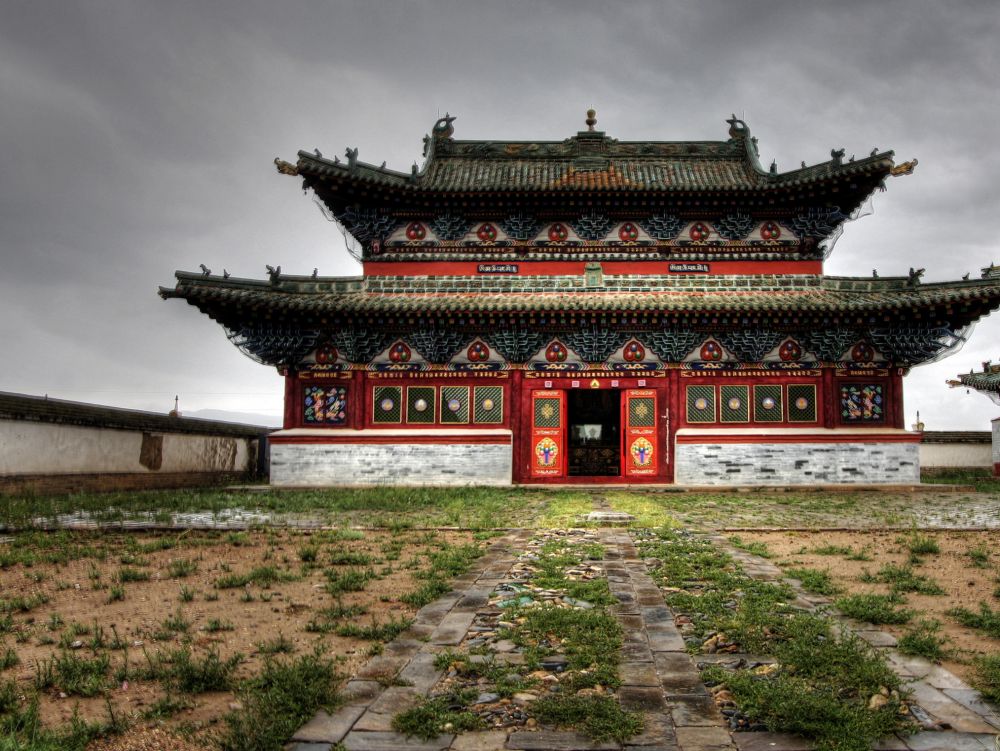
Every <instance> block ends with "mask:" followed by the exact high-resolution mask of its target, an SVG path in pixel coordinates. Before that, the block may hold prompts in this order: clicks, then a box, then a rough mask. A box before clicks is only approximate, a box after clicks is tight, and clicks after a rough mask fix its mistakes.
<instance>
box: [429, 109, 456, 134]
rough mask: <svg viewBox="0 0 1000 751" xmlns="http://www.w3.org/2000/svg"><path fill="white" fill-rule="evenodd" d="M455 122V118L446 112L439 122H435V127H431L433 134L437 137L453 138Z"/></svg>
mask: <svg viewBox="0 0 1000 751" xmlns="http://www.w3.org/2000/svg"><path fill="white" fill-rule="evenodd" d="M453 122H455V118H454V117H452V116H451V115H450V114H449V113H447V112H445V113H444V117H439V118H438V120H437V122H436V123H434V127H433V128H432V129H431V134H432V135H433V136H434V138H435V139H445V138H451V137H452V136H453V135H455V126H453V125H452V123H453Z"/></svg>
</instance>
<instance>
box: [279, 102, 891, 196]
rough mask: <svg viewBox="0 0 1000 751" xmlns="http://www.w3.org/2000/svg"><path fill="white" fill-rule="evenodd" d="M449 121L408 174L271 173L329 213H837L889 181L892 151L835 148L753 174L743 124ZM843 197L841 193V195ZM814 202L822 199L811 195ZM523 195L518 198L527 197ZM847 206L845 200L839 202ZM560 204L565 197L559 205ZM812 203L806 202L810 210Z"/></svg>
mask: <svg viewBox="0 0 1000 751" xmlns="http://www.w3.org/2000/svg"><path fill="white" fill-rule="evenodd" d="M454 119H455V118H453V117H445V118H441V119H440V120H439V121H438V122H437V124H436V125H435V126H434V129H433V132H432V133H433V134H432V135H431V136H425V138H424V156H425V157H426V161H425V162H424V166H423V168H422V169H418V168H417V165H416V164H414V166H413V170H412V171H411V172H409V173H403V172H397V171H395V170H391V169H388V168H386V167H385V164H384V163H383V164H382V166H375V165H373V164H368V163H365V162H362V161H360V160H359V159H358V152H357V149H347V151H346V161H341V160H340V159H339V158H336V157H335V158H334V159H328V158H326V157H324V156H322V155H321V153H320V152H319V151H318V150H317V151H316V152H315V153H308V152H305V151H300V152H299V154H298V157H299V158H298V162H297V163H296V164H295V165H291V164H289V163H287V162H282V161H281V160H280V159H278V160H275V161H276V164H277V165H278V169H279V171H281V172H283V173H285V174H297V175H301V176H302V177H303V178H304V180H305V184H306V186H308V187H310V188H313V189H314V190H316V191H317V193H319V194H320V195H321V197H322V198H324V200H326V199H331V200H329V201H328V202H327V203H328V206H329V207H330V209H331V210H334V211H336V210H337V209H338V208H340V206H339V204H341V203H342V202H341V201H340V200H336V199H338V198H344V197H346V196H345V195H337V194H342V193H348V194H349V193H350V192H351V191H350V188H351V186H355V187H356V188H357V189H358V190H361V189H364V190H367V191H369V195H371V197H372V198H375V197H376V196H378V195H379V191H380V190H381V191H383V192H384V194H386V195H387V194H389V193H396V194H403V195H408V196H410V197H411V198H412V199H413V201H414V204H415V205H419V206H424V205H426V201H427V200H429V199H433V198H436V197H440V198H447V200H448V201H452V200H453V199H454V195H455V194H467V195H470V196H471V195H474V194H480V195H483V196H486V195H494V194H497V193H504V194H508V195H511V194H531V195H533V196H538V195H546V194H566V193H573V192H580V191H587V192H595V193H599V194H618V193H636V192H643V193H655V194H661V195H663V196H664V197H666V196H678V197H679V196H690V195H692V194H695V193H705V192H710V193H713V194H718V193H734V194H739V195H741V196H743V197H744V198H747V197H748V194H754V193H760V194H768V195H769V196H771V197H773V196H774V194H776V193H782V194H787V196H788V197H790V198H792V200H793V201H794V197H795V196H798V195H799V194H803V195H804V193H803V191H804V190H805V189H806V188H809V189H810V190H811V191H815V190H816V189H817V188H819V189H822V188H821V186H823V185H829V187H831V188H833V187H836V188H837V190H836V191H835V192H836V193H838V195H837V203H838V206H839V208H840V210H841V211H843V212H845V213H850V212H851V211H852V210H853V209H854V208H855V207H856V206H857V205H858V203H860V201H862V200H864V198H865V197H866V196H867V195H869V194H870V193H871V192H872V191H873V190H874V189H875V188H876V187H878V186H879V185H880V184H881V182H882V181H883V180H884V179H885V177H886V176H887V175H889V174H890V173H891V172H892V170H893V167H894V166H895V165H894V161H893V153H892V152H891V151H885V152H880V153H877V152H872V154H870V155H869V156H866V157H864V158H863V159H858V160H855V159H854V157H851V158H850V159H847V160H845V159H844V151H843V150H834V151H832V152H831V159H830V160H829V161H826V162H822V163H819V164H815V165H812V166H809V167H807V166H805V163H804V162H803V166H802V167H801V168H799V169H795V170H791V171H787V172H778V171H777V169H776V167H775V166H774V165H772V166H771V169H770V170H765V169H763V168H762V167H761V165H760V161H759V158H758V153H757V142H756V139H755V138H752V137H751V136H750V129H749V128H748V127H747V125H746V124H745V123H744V122H743V121H741V120H738V119H736V118H735V116H734V117H733V118H731V119H730V120H728V123H729V126H730V127H729V140H726V141H618V140H617V139H614V138H610V137H608V136H607V135H606V134H605V133H604V132H602V131H595V130H590V131H582V132H579V133H577V134H576V135H575V136H572V137H570V138H567V139H565V140H563V141H537V142H532V141H459V140H455V139H454V138H452V133H453V132H454V128H453V125H452V121H453V120H454ZM845 189H846V190H847V192H848V193H849V194H850V195H849V196H848V195H845V194H844V190H845ZM817 195H820V196H822V193H820V194H817ZM526 197H527V196H525V198H526ZM842 199H848V200H846V201H845V200H842ZM560 200H564V199H560ZM814 202H815V196H814V200H813V201H810V203H814Z"/></svg>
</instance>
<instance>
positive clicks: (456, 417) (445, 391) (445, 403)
mask: <svg viewBox="0 0 1000 751" xmlns="http://www.w3.org/2000/svg"><path fill="white" fill-rule="evenodd" d="M441 422H442V423H447V424H463V425H464V424H465V423H467V422H469V387H468V386H442V387H441Z"/></svg>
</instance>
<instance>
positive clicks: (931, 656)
mask: <svg viewBox="0 0 1000 751" xmlns="http://www.w3.org/2000/svg"><path fill="white" fill-rule="evenodd" d="M940 632H941V624H940V623H939V622H938V621H936V620H933V619H925V620H921V621H919V622H918V623H917V624H916V625H914V626H913V627H911V628H910V629H908V630H907V631H906V633H904V634H903V635H902V636H900V637H899V639H898V641H897V644H896V648H897V649H899V651H900V652H902V653H903V654H904V655H913V656H916V657H924V658H926V659H928V660H933V661H938V660H940V659H942V658H943V657H944V656H945V650H944V645H945V641H946V640H945V638H944V637H943V636H941V634H940Z"/></svg>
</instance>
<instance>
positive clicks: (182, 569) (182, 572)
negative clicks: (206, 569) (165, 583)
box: [167, 558, 198, 579]
mask: <svg viewBox="0 0 1000 751" xmlns="http://www.w3.org/2000/svg"><path fill="white" fill-rule="evenodd" d="M197 571H198V563H197V561H191V560H186V559H183V558H179V559H177V560H176V561H171V562H170V563H169V564H167V574H168V575H169V576H170V577H171V578H172V579H183V578H184V577H186V576H191V574H194V573H197Z"/></svg>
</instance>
